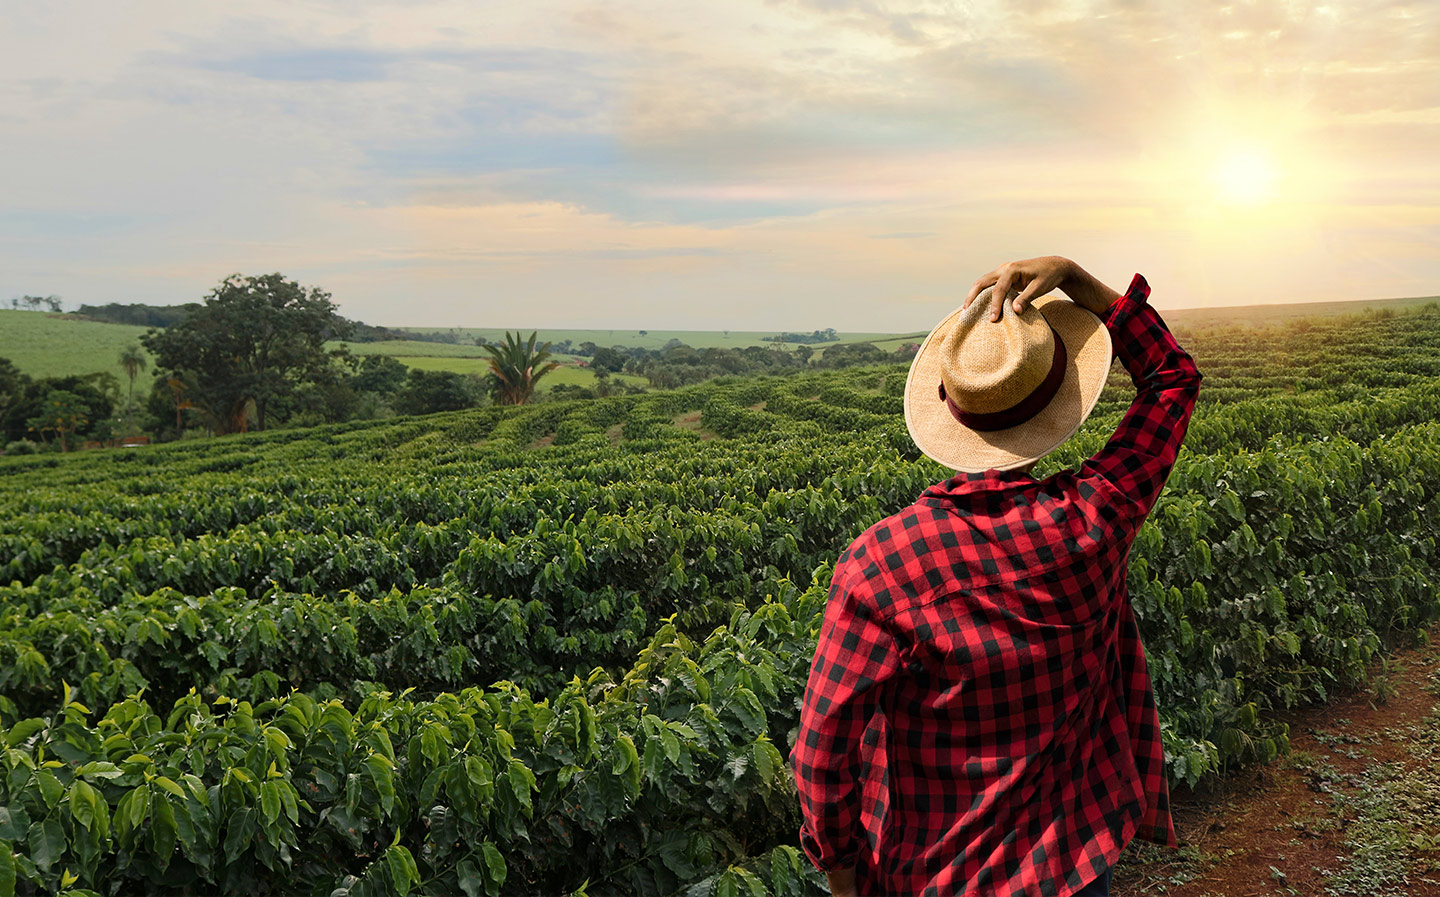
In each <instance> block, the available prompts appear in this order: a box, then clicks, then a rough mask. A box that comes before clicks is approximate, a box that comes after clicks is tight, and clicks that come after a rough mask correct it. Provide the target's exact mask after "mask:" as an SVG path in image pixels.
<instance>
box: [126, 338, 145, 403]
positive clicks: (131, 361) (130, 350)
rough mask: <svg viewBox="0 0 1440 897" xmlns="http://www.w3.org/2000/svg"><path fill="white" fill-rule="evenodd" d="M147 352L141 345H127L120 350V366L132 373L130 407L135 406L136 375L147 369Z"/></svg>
mask: <svg viewBox="0 0 1440 897" xmlns="http://www.w3.org/2000/svg"><path fill="white" fill-rule="evenodd" d="M145 364H146V362H145V353H144V352H141V351H140V347H139V346H127V347H126V348H125V349H124V350H122V351H121V352H120V367H122V368H124V369H125V373H127V374H129V375H130V407H131V408H133V407H135V375H136V374H138V373H140V372H141V371H143V370H145Z"/></svg>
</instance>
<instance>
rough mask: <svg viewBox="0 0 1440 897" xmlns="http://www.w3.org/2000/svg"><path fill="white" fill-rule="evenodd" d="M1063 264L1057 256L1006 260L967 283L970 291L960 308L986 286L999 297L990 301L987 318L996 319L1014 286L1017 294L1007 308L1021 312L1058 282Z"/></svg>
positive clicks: (998, 317)
mask: <svg viewBox="0 0 1440 897" xmlns="http://www.w3.org/2000/svg"><path fill="white" fill-rule="evenodd" d="M1065 264H1069V263H1068V262H1066V260H1065V259H1062V258H1059V257H1058V256H1045V257H1042V258H1034V259H1026V260H1024V261H1016V262H1006V263H1005V264H1003V265H1001V266H1000V267H998V268H996V269H995V270H994V271H991V272H990V273H989V274H986V275H985V276H983V277H981V278H980V279H979V280H977V281H975V282H974V283H973V284H971V285H970V293H969V295H967V296H966V297H965V304H964V305H962V306H961V308H969V307H970V303H972V302H974V301H975V300H976V299H977V298H978V297H979V296H980V294H981V293H982V292H984V290H985V288H986V287H990V288H991V295H992V296H995V297H999V298H998V299H997V300H995V301H993V302H991V303H990V320H991V321H998V320H1000V316H1001V315H1002V314H1003V313H1004V311H1005V307H1004V305H1003V303H1004V301H1005V297H1007V296H1009V294H1010V290H1011V289H1017V288H1018V289H1019V290H1020V295H1018V296H1016V297H1015V299H1014V301H1013V302H1012V303H1011V308H1013V309H1014V310H1015V311H1016V312H1017V313H1019V312H1023V311H1024V310H1025V309H1027V308H1029V307H1030V306H1031V305H1033V304H1034V302H1035V300H1036V299H1037V298H1039V297H1040V296H1043V295H1045V294H1046V293H1048V292H1050V291H1051V290H1053V289H1054V288H1055V287H1056V286H1057V285H1058V284H1059V283H1060V281H1061V280H1062V279H1063V274H1064V272H1063V270H1062V269H1063V265H1065Z"/></svg>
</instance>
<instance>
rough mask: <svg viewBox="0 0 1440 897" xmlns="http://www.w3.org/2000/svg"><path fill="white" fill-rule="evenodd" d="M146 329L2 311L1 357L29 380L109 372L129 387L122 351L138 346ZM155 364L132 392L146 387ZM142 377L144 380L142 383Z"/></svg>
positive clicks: (55, 316) (137, 379) (33, 313)
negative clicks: (123, 368)
mask: <svg viewBox="0 0 1440 897" xmlns="http://www.w3.org/2000/svg"><path fill="white" fill-rule="evenodd" d="M148 329H149V328H147V327H133V326H130V325H128V324H102V323H100V322H98V321H82V320H79V319H77V318H71V317H69V316H67V315H54V314H50V313H49V312H41V311H15V310H11V309H5V310H0V358H8V359H10V360H11V361H13V362H14V363H15V366H16V367H17V368H19V369H20V370H21V371H22V372H23V373H26V374H29V375H30V376H31V377H62V376H66V375H68V374H91V373H95V372H96V371H107V372H109V373H111V374H114V375H115V377H116V379H118V380H120V381H121V383H122V384H123V385H125V386H127V387H128V385H129V378H128V377H126V376H125V372H124V371H123V370H122V369H121V368H120V362H119V358H120V353H121V351H123V350H124V349H125V347H126V346H133V345H135V344H137V343H139V342H140V337H141V335H142V334H144V333H145V331H146V330H148ZM152 377H154V368H153V365H152V366H151V367H150V368H148V369H147V370H145V371H143V372H141V374H140V376H138V377H136V378H135V389H136V392H139V391H140V389H141V388H142V387H145V388H148V387H149V384H150V378H152ZM142 378H143V382H142Z"/></svg>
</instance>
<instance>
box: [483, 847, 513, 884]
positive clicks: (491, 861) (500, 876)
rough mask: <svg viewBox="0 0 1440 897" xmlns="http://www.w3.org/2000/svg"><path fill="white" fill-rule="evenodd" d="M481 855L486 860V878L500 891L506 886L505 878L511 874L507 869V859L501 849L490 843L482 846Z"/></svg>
mask: <svg viewBox="0 0 1440 897" xmlns="http://www.w3.org/2000/svg"><path fill="white" fill-rule="evenodd" d="M480 855H481V857H483V858H484V860H485V877H486V878H487V879H489V881H490V883H491V884H493V885H494V886H495V889H496V890H497V891H498V890H499V889H500V887H501V886H502V885H504V884H505V876H506V875H507V874H508V872H509V870H507V869H506V868H505V858H504V857H502V856H501V855H500V851H499V849H497V848H496V847H495V845H494V844H491V843H490V842H489V841H486V842H485V843H484V844H482V845H480Z"/></svg>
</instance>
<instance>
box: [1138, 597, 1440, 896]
mask: <svg viewBox="0 0 1440 897" xmlns="http://www.w3.org/2000/svg"><path fill="white" fill-rule="evenodd" d="M1429 635H1430V644H1429V645H1428V646H1427V647H1417V648H1412V649H1408V650H1402V651H1398V652H1396V653H1395V655H1394V656H1393V657H1392V658H1391V659H1389V660H1388V662H1386V661H1378V662H1377V663H1376V664H1375V665H1374V666H1373V667H1372V669H1371V677H1372V679H1371V686H1370V687H1369V688H1368V689H1366V690H1364V691H1360V692H1356V693H1352V694H1348V695H1342V696H1339V697H1338V698H1337V699H1336V700H1334V701H1331V702H1330V703H1328V704H1326V705H1324V706H1322V707H1316V708H1310V709H1307V710H1303V711H1292V712H1290V713H1287V714H1284V715H1282V717H1281V718H1282V719H1284V720H1285V721H1286V722H1288V723H1289V724H1290V746H1291V752H1290V755H1289V756H1287V757H1284V758H1281V759H1279V760H1277V761H1276V762H1275V763H1274V764H1272V765H1271V766H1269V767H1265V768H1257V769H1251V770H1247V771H1244V772H1242V773H1238V774H1236V775H1234V776H1232V777H1230V778H1229V779H1227V780H1226V781H1223V782H1219V783H1216V784H1215V785H1214V786H1211V787H1205V786H1203V785H1202V786H1201V788H1199V789H1197V790H1196V791H1194V792H1190V791H1189V790H1188V789H1185V788H1183V787H1182V788H1181V789H1179V790H1177V791H1176V793H1175V794H1174V795H1173V803H1174V815H1175V831H1176V835H1177V837H1178V839H1179V841H1180V850H1179V851H1178V852H1176V851H1169V850H1160V849H1155V848H1153V847H1152V846H1151V845H1142V844H1132V845H1131V846H1130V847H1129V848H1127V849H1126V852H1125V853H1124V854H1123V855H1122V856H1121V858H1120V863H1119V865H1118V866H1117V867H1116V870H1115V878H1114V881H1113V883H1112V886H1111V893H1112V894H1113V895H1116V897H1142V895H1144V897H1149V895H1159V894H1163V895H1166V897H1271V895H1274V897H1296V895H1304V897H1310V895H1315V897H1339V895H1352V894H1353V895H1357V897H1389V895H1405V897H1414V895H1425V897H1430V895H1434V897H1440V625H1436V626H1432V627H1431V628H1430V629H1429Z"/></svg>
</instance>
